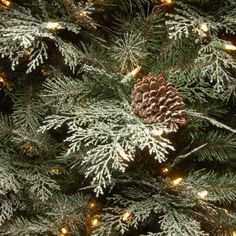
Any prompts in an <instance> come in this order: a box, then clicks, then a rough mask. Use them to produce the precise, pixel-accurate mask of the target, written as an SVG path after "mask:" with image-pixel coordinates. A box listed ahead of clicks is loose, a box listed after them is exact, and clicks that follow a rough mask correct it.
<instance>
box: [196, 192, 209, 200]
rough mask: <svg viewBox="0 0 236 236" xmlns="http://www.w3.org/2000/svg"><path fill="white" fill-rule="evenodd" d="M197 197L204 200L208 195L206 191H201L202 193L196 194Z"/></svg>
mask: <svg viewBox="0 0 236 236" xmlns="http://www.w3.org/2000/svg"><path fill="white" fill-rule="evenodd" d="M197 195H198V197H199V198H201V199H204V198H205V197H206V196H207V195H208V192H207V191H206V190H203V191H201V192H199V193H197Z"/></svg>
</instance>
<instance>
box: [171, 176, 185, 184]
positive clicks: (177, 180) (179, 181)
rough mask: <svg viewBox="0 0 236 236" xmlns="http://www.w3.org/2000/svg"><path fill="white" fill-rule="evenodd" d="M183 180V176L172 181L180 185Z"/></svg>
mask: <svg viewBox="0 0 236 236" xmlns="http://www.w3.org/2000/svg"><path fill="white" fill-rule="evenodd" d="M182 180H183V178H181V177H180V178H177V179H175V180H173V181H172V183H173V185H178V184H180V183H181V182H182Z"/></svg>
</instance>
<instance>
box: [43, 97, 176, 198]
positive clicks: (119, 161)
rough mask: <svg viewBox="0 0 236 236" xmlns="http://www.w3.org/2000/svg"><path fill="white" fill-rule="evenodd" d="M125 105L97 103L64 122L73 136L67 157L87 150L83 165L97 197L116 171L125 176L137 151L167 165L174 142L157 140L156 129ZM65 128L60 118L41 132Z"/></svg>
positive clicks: (162, 139) (70, 139) (51, 121)
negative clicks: (60, 127)
mask: <svg viewBox="0 0 236 236" xmlns="http://www.w3.org/2000/svg"><path fill="white" fill-rule="evenodd" d="M123 106H124V104H123V105H122V104H119V103H117V102H115V101H113V102H112V101H102V102H98V103H95V104H94V105H91V106H90V107H88V108H87V109H86V110H85V111H83V112H81V113H80V114H79V115H78V116H74V117H71V119H70V120H68V119H66V118H65V119H64V121H66V123H67V125H68V127H69V133H70V136H69V137H68V138H67V139H66V140H65V141H66V142H68V143H69V148H68V151H67V155H70V154H71V153H75V152H78V151H80V150H81V148H86V150H87V152H86V155H85V157H84V159H83V161H82V165H84V166H86V173H85V176H86V177H92V182H91V185H92V186H93V187H94V188H95V189H94V190H95V192H96V193H97V195H99V194H103V189H104V188H105V187H106V186H107V185H108V184H111V183H112V173H113V172H114V171H120V172H124V171H125V170H126V167H127V165H128V162H130V161H132V160H133V157H134V155H135V151H136V149H137V148H138V149H141V150H143V149H145V148H148V149H147V150H149V153H150V154H152V155H153V156H154V158H155V159H156V160H158V161H159V162H163V161H165V156H166V154H167V153H168V150H170V149H172V150H173V146H172V145H171V143H170V141H169V140H168V139H166V138H163V137H161V136H158V137H153V136H152V135H151V131H152V130H153V128H154V127H152V126H150V125H149V126H148V125H145V124H143V122H142V121H141V120H139V119H138V118H137V117H136V116H134V115H133V113H132V112H131V110H127V108H125V109H124V107H123ZM58 124H59V125H62V124H63V119H61V118H60V117H57V116H52V117H50V116H49V117H48V118H47V119H46V122H45V125H44V126H43V127H42V128H41V131H45V130H47V129H50V128H56V127H58V126H59V125H58Z"/></svg>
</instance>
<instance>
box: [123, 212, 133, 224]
mask: <svg viewBox="0 0 236 236" xmlns="http://www.w3.org/2000/svg"><path fill="white" fill-rule="evenodd" d="M131 217H132V213H131V212H130V211H126V212H125V213H124V214H123V215H122V217H121V220H122V221H124V222H127V221H128V220H130V218H131Z"/></svg>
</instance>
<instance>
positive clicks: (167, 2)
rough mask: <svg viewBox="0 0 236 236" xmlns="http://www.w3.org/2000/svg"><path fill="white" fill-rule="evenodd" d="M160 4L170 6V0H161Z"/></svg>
mask: <svg viewBox="0 0 236 236" xmlns="http://www.w3.org/2000/svg"><path fill="white" fill-rule="evenodd" d="M161 2H163V3H165V4H171V3H172V0H161Z"/></svg>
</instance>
